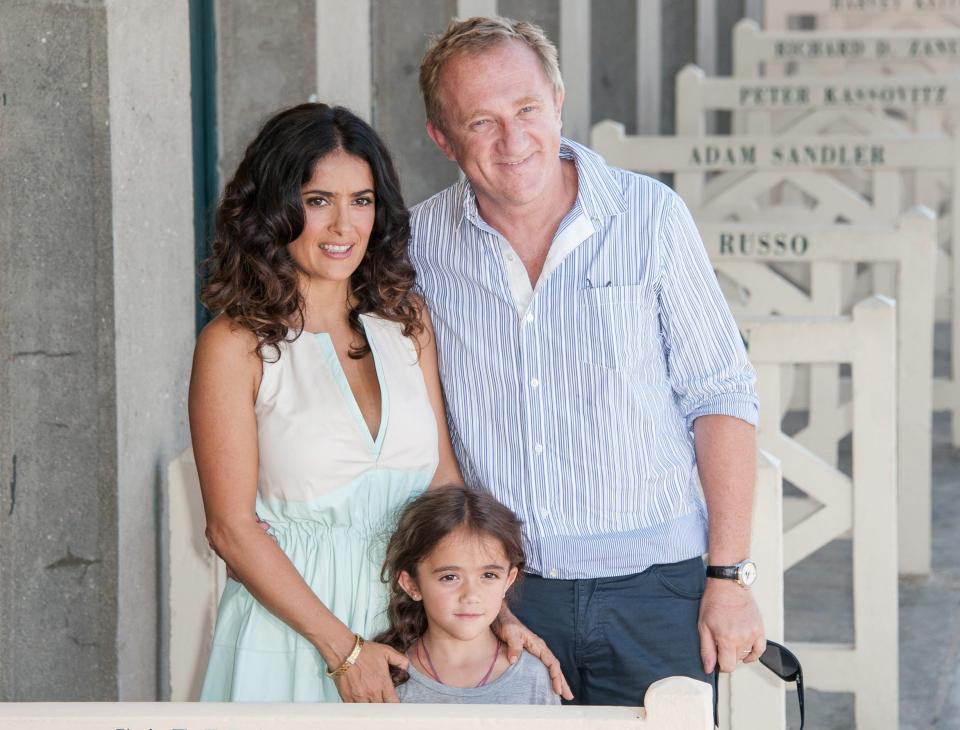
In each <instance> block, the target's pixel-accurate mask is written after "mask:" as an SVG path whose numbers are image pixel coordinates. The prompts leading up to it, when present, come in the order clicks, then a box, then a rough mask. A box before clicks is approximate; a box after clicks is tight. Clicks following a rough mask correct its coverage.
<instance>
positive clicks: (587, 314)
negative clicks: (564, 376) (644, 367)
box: [577, 286, 660, 370]
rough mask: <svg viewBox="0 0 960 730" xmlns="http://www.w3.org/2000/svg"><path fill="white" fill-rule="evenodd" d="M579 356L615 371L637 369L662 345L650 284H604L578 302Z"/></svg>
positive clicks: (581, 358)
mask: <svg viewBox="0 0 960 730" xmlns="http://www.w3.org/2000/svg"><path fill="white" fill-rule="evenodd" d="M577 325H578V326H577V329H578V333H577V336H578V353H579V359H580V360H581V361H582V362H584V363H589V364H591V365H599V366H601V367H605V368H610V369H613V370H633V369H635V368H637V367H639V366H640V365H641V363H642V361H643V359H644V357H645V356H649V355H651V354H652V353H653V352H655V351H656V349H657V348H658V347H659V343H660V320H659V317H658V314H657V306H656V297H655V296H654V294H653V292H652V291H650V289H649V287H646V286H600V287H594V288H590V289H583V290H581V291H580V294H579V296H578V301H577Z"/></svg>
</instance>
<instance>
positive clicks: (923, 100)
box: [737, 82, 949, 108]
mask: <svg viewBox="0 0 960 730" xmlns="http://www.w3.org/2000/svg"><path fill="white" fill-rule="evenodd" d="M947 89H948V87H947V86H946V84H916V85H905V84H897V83H893V82H891V83H877V84H859V83H858V84H856V85H850V84H837V85H831V86H817V87H810V86H798V85H790V86H784V85H777V84H755V85H750V86H743V87H741V88H740V89H739V91H738V95H737V96H738V102H739V106H741V107H748V108H749V107H766V106H787V107H789V106H808V105H810V104H813V105H815V106H853V105H858V104H883V105H886V106H895V105H898V104H900V105H904V106H947V104H948V99H949V97H948V94H947Z"/></svg>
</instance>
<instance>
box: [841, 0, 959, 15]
mask: <svg viewBox="0 0 960 730" xmlns="http://www.w3.org/2000/svg"><path fill="white" fill-rule="evenodd" d="M830 9H831V10H836V11H839V12H841V13H846V12H862V13H882V12H884V11H885V10H886V11H890V10H929V11H931V12H936V11H938V10H960V0H830Z"/></svg>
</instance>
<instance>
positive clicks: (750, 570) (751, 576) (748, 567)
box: [737, 560, 757, 586]
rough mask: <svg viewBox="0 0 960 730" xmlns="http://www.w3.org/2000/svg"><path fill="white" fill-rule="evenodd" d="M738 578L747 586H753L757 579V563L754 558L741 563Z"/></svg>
mask: <svg viewBox="0 0 960 730" xmlns="http://www.w3.org/2000/svg"><path fill="white" fill-rule="evenodd" d="M738 572H739V575H738V576H737V578H738V579H739V580H740V582H741V583H742V584H743V585H745V586H752V585H753V584H754V582H755V581H756V580H757V564H756V563H754V562H753V561H752V560H745V561H744V562H743V563H741V565H740V570H739V571H738Z"/></svg>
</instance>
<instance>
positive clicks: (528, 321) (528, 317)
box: [527, 312, 534, 324]
mask: <svg viewBox="0 0 960 730" xmlns="http://www.w3.org/2000/svg"><path fill="white" fill-rule="evenodd" d="M533 319H534V317H533V312H529V313H528V314H527V324H530V323H531V322H533Z"/></svg>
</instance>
